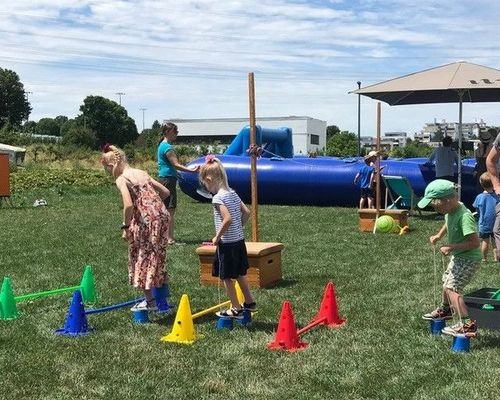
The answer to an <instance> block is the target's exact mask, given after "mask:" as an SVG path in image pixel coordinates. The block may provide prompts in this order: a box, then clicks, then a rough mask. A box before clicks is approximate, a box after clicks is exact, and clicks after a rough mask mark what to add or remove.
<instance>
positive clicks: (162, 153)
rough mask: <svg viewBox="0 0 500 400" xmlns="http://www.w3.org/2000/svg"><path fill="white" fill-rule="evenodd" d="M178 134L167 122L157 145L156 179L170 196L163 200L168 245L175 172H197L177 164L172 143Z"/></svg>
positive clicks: (171, 237) (174, 204)
mask: <svg viewBox="0 0 500 400" xmlns="http://www.w3.org/2000/svg"><path fill="white" fill-rule="evenodd" d="M178 133H179V131H178V129H177V125H175V124H174V123H172V122H167V123H166V124H163V125H162V127H161V134H162V136H161V138H160V143H159V144H158V177H159V181H160V183H161V184H162V185H163V186H165V187H166V188H167V189H168V190H169V191H170V196H168V197H167V198H166V199H165V200H164V203H165V207H167V211H168V213H169V214H170V222H169V224H168V232H167V237H168V244H174V243H175V239H174V214H175V209H176V207H177V171H184V172H198V169H199V168H200V167H199V166H196V167H195V168H194V169H191V168H187V167H185V166H184V165H182V164H179V161H178V160H177V156H176V155H175V151H174V145H173V144H174V142H175V140H176V139H177V134H178Z"/></svg>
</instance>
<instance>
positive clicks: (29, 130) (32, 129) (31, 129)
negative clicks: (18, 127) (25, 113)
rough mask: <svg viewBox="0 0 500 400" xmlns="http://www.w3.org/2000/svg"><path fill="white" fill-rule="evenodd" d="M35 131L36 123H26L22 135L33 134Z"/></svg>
mask: <svg viewBox="0 0 500 400" xmlns="http://www.w3.org/2000/svg"><path fill="white" fill-rule="evenodd" d="M35 130H36V122H35V121H26V122H25V123H24V125H23V132H24V133H30V134H31V133H35Z"/></svg>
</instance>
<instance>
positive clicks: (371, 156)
mask: <svg viewBox="0 0 500 400" xmlns="http://www.w3.org/2000/svg"><path fill="white" fill-rule="evenodd" d="M373 157H377V152H376V151H375V150H372V151H370V152H369V153H368V154H367V155H366V156H365V160H367V159H369V158H373Z"/></svg>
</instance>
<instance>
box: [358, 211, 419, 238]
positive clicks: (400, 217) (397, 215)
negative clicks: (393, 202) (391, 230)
mask: <svg viewBox="0 0 500 400" xmlns="http://www.w3.org/2000/svg"><path fill="white" fill-rule="evenodd" d="M358 215H359V230H360V231H361V232H373V225H374V224H375V217H376V216H377V210H375V209H373V208H361V209H359V210H358ZM382 215H390V216H391V217H392V218H394V220H395V221H396V223H397V224H398V225H399V226H400V227H401V228H403V227H405V226H407V225H408V215H409V211H408V210H387V209H385V210H379V216H382Z"/></svg>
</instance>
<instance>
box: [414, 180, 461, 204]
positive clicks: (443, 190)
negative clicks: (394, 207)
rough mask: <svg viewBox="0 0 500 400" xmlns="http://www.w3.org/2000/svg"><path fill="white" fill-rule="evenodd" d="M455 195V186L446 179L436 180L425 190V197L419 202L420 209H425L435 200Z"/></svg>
mask: <svg viewBox="0 0 500 400" xmlns="http://www.w3.org/2000/svg"><path fill="white" fill-rule="evenodd" d="M452 193H455V184H454V183H453V182H450V181H448V180H446V179H436V180H435V181H432V182H431V183H429V184H428V185H427V187H426V188H425V193H424V197H423V198H422V199H421V200H420V201H419V202H418V206H419V207H420V208H425V207H427V206H428V205H429V203H430V202H431V201H432V200H433V199H441V198H443V197H446V196H449V195H450V194H452Z"/></svg>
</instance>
